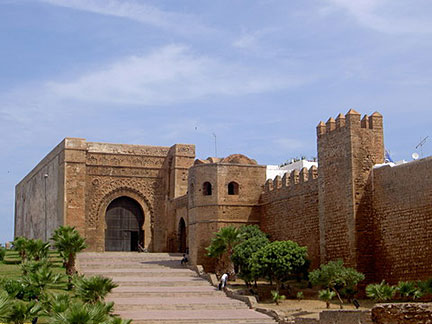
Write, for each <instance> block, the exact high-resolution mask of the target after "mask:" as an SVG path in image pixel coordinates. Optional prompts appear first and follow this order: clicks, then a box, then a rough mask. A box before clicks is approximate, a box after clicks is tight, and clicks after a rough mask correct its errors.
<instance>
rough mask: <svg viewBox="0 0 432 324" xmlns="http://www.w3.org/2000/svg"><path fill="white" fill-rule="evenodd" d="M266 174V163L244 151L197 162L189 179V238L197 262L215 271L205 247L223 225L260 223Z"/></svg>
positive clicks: (194, 262)
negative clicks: (261, 163) (244, 153)
mask: <svg viewBox="0 0 432 324" xmlns="http://www.w3.org/2000/svg"><path fill="white" fill-rule="evenodd" d="M265 177H266V167H265V166H261V165H258V164H257V163H256V161H255V160H252V159H249V158H248V157H246V156H244V155H241V154H233V155H230V156H228V157H226V158H224V159H218V158H208V159H207V160H196V161H195V164H194V166H193V167H192V168H190V170H189V181H188V183H189V190H188V193H189V194H188V214H189V236H188V240H189V251H190V258H191V261H192V263H193V264H201V265H203V266H204V267H205V268H206V271H209V270H214V269H213V268H214V263H213V260H211V259H210V258H209V257H207V256H206V250H205V248H206V247H207V246H209V244H210V242H211V239H212V237H213V235H214V233H216V232H218V231H219V229H220V228H222V227H225V226H229V225H233V226H241V225H245V224H257V225H258V224H259V220H260V214H259V211H260V210H259V206H258V202H259V198H260V195H261V192H262V184H263V183H264V182H265Z"/></svg>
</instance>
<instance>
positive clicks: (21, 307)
mask: <svg viewBox="0 0 432 324" xmlns="http://www.w3.org/2000/svg"><path fill="white" fill-rule="evenodd" d="M40 311H41V306H40V304H39V303H37V302H35V301H30V302H25V301H22V300H19V299H14V300H13V301H12V302H11V304H10V311H9V314H8V315H7V316H6V318H5V319H6V320H5V322H7V323H13V324H24V323H26V322H29V321H31V320H33V319H34V318H35V317H37V316H38V314H39V312H40Z"/></svg>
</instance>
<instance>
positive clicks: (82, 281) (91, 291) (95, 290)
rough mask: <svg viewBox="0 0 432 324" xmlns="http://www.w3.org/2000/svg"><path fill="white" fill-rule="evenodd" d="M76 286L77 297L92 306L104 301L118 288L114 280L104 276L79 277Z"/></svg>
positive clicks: (76, 279) (75, 281) (75, 282)
mask: <svg viewBox="0 0 432 324" xmlns="http://www.w3.org/2000/svg"><path fill="white" fill-rule="evenodd" d="M74 285H75V294H76V296H77V297H79V298H81V300H82V301H83V302H85V303H91V304H95V303H97V302H100V301H103V300H104V299H105V297H106V296H107V295H108V294H109V293H110V292H111V290H113V289H114V288H116V287H117V286H118V285H117V284H115V283H114V282H113V281H112V279H110V278H105V277H102V276H94V277H88V278H86V277H77V278H75V280H74Z"/></svg>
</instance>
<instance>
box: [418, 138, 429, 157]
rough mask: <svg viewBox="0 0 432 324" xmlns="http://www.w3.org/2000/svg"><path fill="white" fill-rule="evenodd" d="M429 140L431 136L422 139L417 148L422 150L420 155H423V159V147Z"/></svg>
mask: <svg viewBox="0 0 432 324" xmlns="http://www.w3.org/2000/svg"><path fill="white" fill-rule="evenodd" d="M428 138H429V136H426V137H425V138H423V139H421V140H420V143H418V144H417V146H416V147H415V148H416V150H417V149H418V148H420V155H421V157H423V145H425V143H426V141H427V139H428Z"/></svg>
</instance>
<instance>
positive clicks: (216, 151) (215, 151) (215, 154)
mask: <svg viewBox="0 0 432 324" xmlns="http://www.w3.org/2000/svg"><path fill="white" fill-rule="evenodd" d="M212 134H213V136H214V139H215V157H217V137H216V134H215V133H212Z"/></svg>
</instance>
